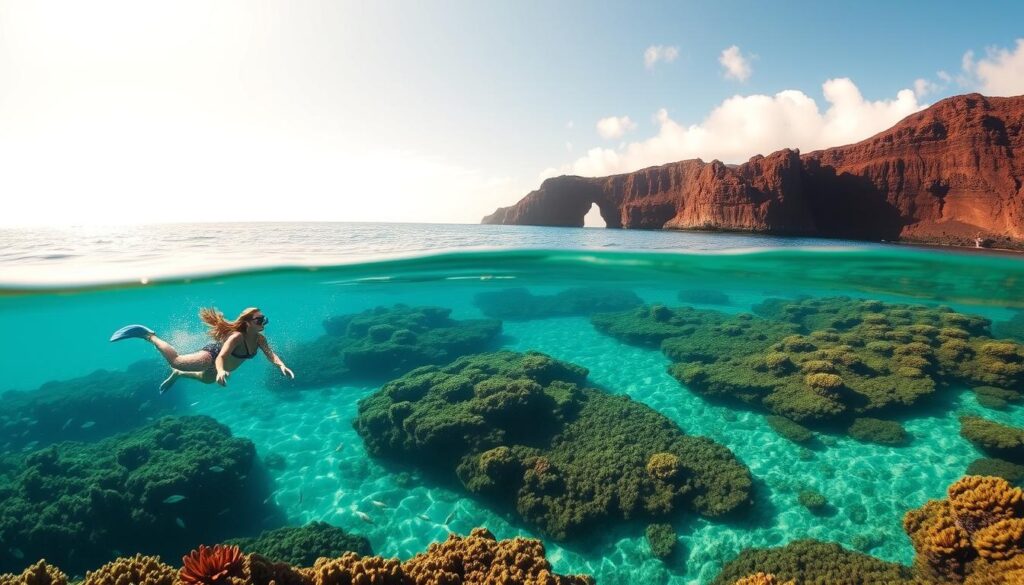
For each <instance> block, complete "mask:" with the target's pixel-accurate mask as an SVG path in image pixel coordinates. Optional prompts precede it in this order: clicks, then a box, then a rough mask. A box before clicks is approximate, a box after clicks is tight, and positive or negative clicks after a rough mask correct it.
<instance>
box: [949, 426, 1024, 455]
mask: <svg viewBox="0 0 1024 585" xmlns="http://www.w3.org/2000/svg"><path fill="white" fill-rule="evenodd" d="M960 436H962V437H963V438H965V439H967V440H968V441H970V442H971V443H973V444H974V446H975V447H977V448H978V449H980V450H981V451H983V452H985V453H987V454H989V455H992V456H994V457H998V458H1000V459H1005V460H1007V461H1011V462H1013V463H1024V429H1021V428H1017V427H1011V426H1008V425H1004V424H1000V423H997V422H994V421H990V420H988V419H986V418H982V417H980V416H962V417H960Z"/></svg>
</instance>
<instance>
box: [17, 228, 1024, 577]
mask: <svg viewBox="0 0 1024 585" xmlns="http://www.w3.org/2000/svg"><path fill="white" fill-rule="evenodd" d="M209 307H215V308H216V309H217V310H218V311H221V312H223V315H224V316H225V317H226V318H227V319H228V320H231V319H234V318H235V316H236V315H238V314H240V313H242V312H243V310H245V309H246V308H250V307H253V308H258V310H259V315H260V316H261V318H260V319H258V321H259V323H260V326H261V327H262V328H263V329H262V334H263V335H264V336H265V339H266V342H267V343H266V344H265V349H269V350H270V352H269V353H264V352H262V351H258V350H257V349H256V348H255V347H249V344H248V343H247V342H245V343H241V344H240V345H238V346H237V349H236V351H240V352H243V354H244V355H245V356H246V357H245V358H241V359H240V361H239V365H238V368H237V370H235V371H232V372H231V373H230V377H229V378H227V379H226V380H224V382H225V383H224V385H220V384H218V383H216V382H214V383H203V382H202V381H201V380H194V379H189V377H188V376H179V377H177V378H176V379H175V380H173V381H172V382H173V383H170V384H166V383H165V390H166V391H164V392H161V391H160V387H161V383H162V382H164V381H165V380H166V379H167V378H168V375H169V374H170V372H171V368H170V367H169V365H168V362H167V361H166V360H165V359H164V357H162V355H161V353H160V352H159V351H157V347H154V346H155V345H157V341H156V340H157V339H159V340H161V341H162V342H165V343H166V344H169V345H170V346H173V348H176V349H177V351H178V352H180V353H181V354H183V355H184V354H188V353H191V352H197V351H199V350H200V348H203V347H204V346H206V345H207V344H208V343H210V341H211V339H210V336H209V335H208V334H207V331H208V328H207V326H206V324H204V322H203V321H202V320H201V319H200V318H199V312H200V310H201V309H203V308H209ZM1022 311H1024V263H1022V262H1021V260H1020V259H1018V258H1016V257H1013V256H1000V255H995V254H970V253H963V252H961V253H956V252H947V251H937V250H924V249H912V248H900V247H884V246H864V247H858V248H834V249H824V248H822V249H807V248H794V249H776V248H764V249H761V250H756V251H750V250H748V251H744V252H733V253H672V252H667V251H660V252H610V251H600V250H576V251H574V250H565V249H562V250H542V249H516V250H508V249H506V250H491V251H463V252H451V253H445V254H439V255H430V256H418V257H413V258H404V259H395V260H386V261H378V262H363V263H358V262H357V263H350V264H346V265H338V266H318V267H296V268H277V269H263V270H254V271H250V272H242V273H237V274H230V275H225V274H222V275H206V276H197V277H188V278H185V277H180V278H167V279H163V280H160V281H159V282H148V283H145V284H143V283H138V282H135V283H131V284H116V283H111V284H105V285H89V286H80V287H75V286H71V285H65V286H61V287H59V288H54V287H51V288H27V287H13V286H9V287H8V288H7V289H6V290H5V291H4V293H3V294H2V296H0V328H2V330H3V331H5V332H7V333H8V334H7V335H5V336H4V337H3V338H0V356H2V357H0V360H2V361H0V372H2V374H3V378H2V380H3V381H2V382H0V384H2V386H0V391H3V390H5V392H3V394H2V396H0V398H2V404H3V408H2V410H0V476H2V478H3V481H2V482H0V542H2V547H0V573H12V574H17V573H20V572H22V571H23V570H24V569H25V568H26V567H29V566H30V565H32V564H33V563H35V562H36V561H37V560H38V559H42V558H45V559H47V561H48V562H50V563H52V564H53V565H55V566H57V567H60V568H61V570H63V571H65V572H67V574H68V575H70V576H72V577H73V578H74V577H76V576H77V577H81V576H84V575H85V574H86V572H87V571H93V570H95V569H97V568H99V567H100V566H101V565H104V563H108V562H109V561H112V560H113V559H115V558H117V557H128V556H131V555H134V554H136V553H143V554H159V555H161V557H162V558H163V559H165V560H168V561H173V560H174V559H177V558H180V557H182V555H185V554H187V553H188V552H189V551H190V550H192V549H194V548H196V547H197V546H198V545H199V544H206V545H213V544H217V543H228V542H230V543H236V544H238V545H239V546H240V547H241V549H242V551H243V552H256V551H260V552H261V554H265V555H267V556H268V557H269V558H271V560H276V561H281V562H289V563H293V564H295V565H297V566H298V565H302V566H311V565H313V561H314V560H315V559H316V558H317V556H322V555H321V554H319V553H320V552H321V551H327V550H329V547H330V546H333V547H335V549H330V550H333V551H334V552H333V553H328V552H323V553H322V554H330V555H333V556H337V555H340V554H341V551H345V550H348V551H353V552H358V553H359V554H364V555H365V554H370V552H371V551H372V553H373V554H375V555H379V556H382V557H384V558H390V557H397V558H398V559H400V560H401V561H406V560H407V559H411V558H413V557H414V555H417V554H419V553H421V552H423V551H426V550H427V549H428V547H429V546H430V545H431V543H437V542H444V541H445V540H446V539H448V537H449V534H450V533H455V534H458V535H470V533H471V531H473V530H474V529H476V528H486V529H487V530H488V531H490V534H492V535H493V537H490V540H487V539H486V538H484V540H486V542H488V543H493V540H494V539H495V538H496V539H498V541H499V542H502V540H503V539H509V538H513V537H516V536H524V537H528V538H534V539H540V540H541V541H542V542H543V545H544V548H543V549H541V550H540V553H539V554H540V555H541V556H544V555H546V559H547V561H548V562H549V563H550V569H551V571H552V572H553V573H556V574H558V575H589V576H591V577H592V578H593V579H594V580H595V581H596V582H597V583H602V584H609V585H611V584H626V583H663V584H679V585H682V584H710V583H716V584H732V583H734V582H736V581H737V579H740V578H741V577H744V576H746V575H748V574H752V573H755V572H757V571H764V572H766V573H767V572H775V573H777V574H778V576H779V577H785V575H786V574H792V573H793V572H794V571H805V572H806V574H804V575H803V576H802V577H800V580H799V581H798V582H799V583H804V582H806V583H812V582H814V583H817V582H822V583H824V582H828V583H847V582H848V583H874V582H877V583H904V582H906V583H910V582H911V581H912V579H915V578H917V579H922V578H923V579H925V581H924V582H943V581H942V579H945V578H953V577H950V576H951V575H953V576H956V578H958V579H961V581H957V582H962V579H963V578H964V577H965V576H969V575H968V573H969V572H970V571H974V572H975V573H977V574H981V572H982V571H984V570H993V571H994V570H996V569H992V567H996V566H997V565H998V563H1000V562H1011V561H1012V559H1014V558H1017V559H1018V560H1019V559H1020V558H1021V557H1019V556H1016V554H1015V552H1014V551H1015V550H1016V549H1014V548H1013V546H1014V545H1012V543H1011V544H1006V543H1003V544H1002V545H1000V544H999V543H996V544H995V545H993V546H995V547H996V549H998V550H997V551H996V552H992V551H990V550H988V549H985V548H984V547H982V546H981V545H980V544H978V542H980V541H977V540H976V541H975V542H974V544H971V543H966V544H962V545H961V546H960V548H959V549H957V548H956V547H955V546H953V547H952V548H951V549H950V550H952V551H953V552H947V553H946V555H947V556H946V557H941V555H938V556H937V555H936V554H933V553H934V550H936V549H935V546H937V545H935V544H934V542H935V537H934V535H933V534H932V532H934V531H940V532H941V530H942V529H943V528H942V527H943V526H946V527H947V528H948V526H950V525H952V526H954V529H955V527H956V526H960V527H961V528H962V529H963V530H968V528H963V524H962V523H960V521H959V520H957V521H956V522H954V523H953V524H950V522H953V521H952V520H948V519H943V518H942V517H940V515H941V514H940V512H941V511H936V510H937V509H938V508H937V507H941V506H946V504H945V500H944V498H946V497H947V496H948V497H949V498H950V499H951V501H952V500H953V498H954V496H955V495H958V494H959V495H960V496H962V494H961V492H970V490H971V489H974V492H971V493H975V492H979V493H980V492H985V493H989V492H993V491H994V492H997V493H1000V494H1002V493H1004V492H1006V493H1010V494H1011V495H1010V496H1005V497H1007V498H1011V499H1012V498H1015V497H1017V496H1019V494H1020V492H1019V491H1016V490H1012V489H1011V488H1012V486H1014V485H1017V484H1018V483H1019V482H1020V481H1021V480H1022V479H1024V405H1022V400H1024V345H1022V343H1024V312H1022ZM251 314H255V313H251ZM132 323H138V324H143V325H145V328H147V329H149V330H151V331H152V332H155V336H156V337H154V338H153V339H152V340H151V339H150V338H149V337H148V335H144V334H142V333H139V334H138V335H136V337H138V338H129V339H124V340H121V341H119V342H117V343H110V342H108V339H109V338H110V337H111V335H112V333H113V332H115V331H116V330H118V329H119V328H121V327H123V326H125V325H128V324H132ZM261 345H262V344H261ZM252 354H256V355H255V357H254V359H252V360H251V361H252V362H253V363H251V364H248V363H242V362H245V361H247V359H248V356H249V355H252ZM275 354H276V356H277V357H279V358H280V360H281V362H282V364H285V365H286V368H287V369H288V370H290V372H284V371H283V370H282V369H281V367H280V365H281V364H277V365H275V364H274V363H271V362H272V361H273V356H274V355H275ZM198 355H200V356H202V355H205V354H203V353H201V352H200V353H199V354H198ZM236 357H237V356H236ZM290 373H294V378H292V377H291V376H290V375H287V374H290ZM207 382H213V380H212V378H210V379H208V380H207ZM965 475H979V476H991V477H989V478H988V479H987V480H986V481H988V482H990V483H988V484H985V485H982V486H980V487H979V486H973V485H966V486H965V485H963V483H962V482H961V483H959V484H958V483H957V482H958V481H960V480H961V478H963V477H964V476H965ZM996 478H1003V479H1000V480H998V481H999V482H1002V483H993V482H997V480H996ZM1003 480H1005V481H1003ZM951 485H958V486H959V488H958V489H960V491H956V490H955V489H954V488H950V486H951ZM947 488H949V490H948V491H947ZM985 490H988V491H987V492H986V491H985ZM1000 490H1002V491H1000ZM954 492H955V493H954ZM1013 494H1017V495H1016V496H1015V495H1013ZM1004 495H1005V494H1004ZM992 497H995V496H992ZM1000 497H1003V496H1000ZM1018 499H1019V498H1018ZM930 500H932V501H933V503H932V504H928V506H925V505H926V503H928V502H929V501H930ZM972 501H973V500H972ZM940 503H941V505H940ZM1004 504H1005V505H1004V506H1003V508H1004V509H1005V510H1004V511H1006V510H1009V511H1006V514H1008V516H1007V518H1009V520H1003V522H1009V521H1010V520H1013V521H1014V522H1017V523H1018V524H1019V523H1024V520H1019V518H1021V517H1022V516H1021V514H1020V509H1019V506H1020V503H1019V502H1018V501H1017V500H1013V502H1011V504H1006V503H1005V502H1004ZM922 506H925V507H924V508H922ZM929 506H930V507H929ZM919 508H920V509H921V511H919V512H917V513H916V514H917V516H913V518H916V520H914V521H911V520H910V518H912V516H911V515H907V513H908V512H910V511H912V510H915V509H919ZM954 508H955V507H954ZM954 508H949V509H954ZM942 510H947V508H942ZM947 512H948V510H947ZM985 513H986V514H987V513H988V512H985ZM929 514H930V515H929ZM905 515H906V516H907V518H908V520H905ZM986 517H988V516H986ZM998 518H999V517H997V519H998ZM994 521H995V520H988V521H984V522H982V521H981V520H979V521H978V522H979V524H977V527H978V529H979V530H981V529H983V528H984V526H987V525H988V524H991V523H992V522H994ZM943 522H946V524H943ZM936 526H937V527H938V528H936ZM1014 526H1016V524H1015V525H1014ZM286 527H293V528H298V527H306V529H305V530H307V532H306V533H303V534H302V535H299V536H296V538H295V541H294V542H297V543H300V544H294V543H293V544H288V545H286V544H285V541H288V542H292V541H289V540H288V539H287V538H284V537H283V536H282V535H283V534H284V533H281V532H277V533H275V532H271V531H275V530H280V529H286ZM1003 528H1004V529H1005V527H1003ZM338 529H341V530H338ZM929 531H932V532H929ZM261 534H263V535H264V541H266V542H275V543H277V544H276V545H275V546H277V548H276V549H275V548H274V547H273V546H270V545H268V544H266V542H263V544H260V541H258V540H256V538H257V537H260V535H261ZM268 534H270V535H273V534H277V535H278V537H276V538H275V537H271V538H269V539H268V538H267V536H266V535H268ZM481 535H483V536H484V537H486V536H488V535H486V534H485V533H482V532H479V531H478V532H475V533H474V536H472V537H469V536H467V539H474V538H476V539H479V538H481ZM954 540H955V539H954ZM449 542H453V541H449ZM466 542H469V540H467V541H466ZM516 542H527V541H516ZM787 545H788V546H787ZM261 546H262V547H264V548H260V547H261ZM288 546H291V547H292V549H288V550H286V549H287V547H288ZM446 546H447V545H446ZM474 546H475V545H474ZM488 546H491V545H488ZM951 546H952V545H951ZM971 546H974V547H975V548H976V549H977V551H974V549H971V551H970V552H964V551H966V550H967V548H969V547H971ZM840 547H841V548H840ZM929 547H931V548H929ZM965 547H967V548H965ZM299 548H302V549H304V553H305V554H306V555H307V557H308V558H307V557H304V556H302V555H301V554H298V552H297V551H298V549H299ZM753 549H770V550H753ZM958 550H959V551H960V552H957V551H958ZM922 551H923V552H922ZM928 551H933V552H932V553H929V552H928ZM958 554H960V555H961V557H960V558H961V559H968V560H970V561H973V564H971V565H970V567H971V569H970V571H967V569H966V568H965V567H967V566H968V564H967V561H964V562H962V563H959V564H958V563H957V562H954V561H952V560H950V559H951V558H952V559H954V560H955V558H957V555H958ZM308 555H312V556H308ZM963 555H966V556H963ZM940 557H941V558H940ZM947 557H948V558H947ZM800 559H804V560H800ZM807 559H813V562H812V561H808V560H807ZM915 559H916V562H915ZM976 559H981V560H976ZM1008 559H1009V560H1008ZM815 563H816V564H815ZM406 565H407V563H403V564H402V570H405V571H406V574H407V575H408V574H413V573H412V572H411V571H413V569H411V568H408V567H406ZM837 566H839V567H843V569H842V571H841V573H842V574H841V575H838V576H836V575H833V577H831V578H830V579H831V580H827V581H826V580H813V577H812V573H813V571H818V570H820V571H821V573H820V574H821V575H827V574H830V573H829V571H832V572H834V571H835V567H837ZM1016 566H1019V565H1016ZM797 567H800V568H799V569H798V568H797ZM253 570H255V569H253ZM396 570H397V569H396ZM787 571H788V572H789V573H787ZM927 575H931V577H927ZM548 576H549V577H550V575H548ZM558 578H559V579H563V577H558ZM788 578H793V577H788ZM824 578H825V577H821V579H824ZM564 579H570V578H569V577H565V578H564ZM581 579H582V578H581ZM844 579H846V580H844ZM929 579H931V580H929ZM285 580H286V579H284V578H283V577H281V578H280V580H278V583H282V582H283V581H285ZM353 582H358V581H353ZM367 582H369V581H367ZM374 582H378V581H374ZM379 582H385V581H379ZM399 582H400V581H399ZM424 582H427V581H424ZM442 582H443V581H442ZM495 582H497V581H495ZM537 582H548V581H537ZM550 582H555V581H550ZM559 582H566V583H568V582H571V581H568V580H566V581H559ZM752 582H756V581H752ZM764 582H774V581H764ZM779 582H780V583H781V581H779ZM977 582H979V583H980V582H983V581H977ZM998 582H1003V581H998ZM1005 582H1007V583H1009V582H1011V581H1005Z"/></svg>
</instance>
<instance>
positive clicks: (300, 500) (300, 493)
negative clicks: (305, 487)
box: [299, 490, 302, 504]
mask: <svg viewBox="0 0 1024 585" xmlns="http://www.w3.org/2000/svg"><path fill="white" fill-rule="evenodd" d="M299 503H300V504H301V503H302V490H299Z"/></svg>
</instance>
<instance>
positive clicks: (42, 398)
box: [0, 360, 180, 450]
mask: <svg viewBox="0 0 1024 585" xmlns="http://www.w3.org/2000/svg"><path fill="white" fill-rule="evenodd" d="M165 374H166V371H165V369H164V368H163V367H161V365H160V364H159V363H157V362H156V361H155V360H146V361H140V362H136V363H134V364H132V365H130V366H128V368H127V369H126V370H125V371H107V370H97V371H95V372H93V373H91V374H88V375H86V376H81V377H79V378H73V379H70V380H61V381H54V382H47V383H45V384H43V385H42V386H40V387H38V388H35V389H33V390H29V391H26V392H19V391H14V390H11V391H8V392H4V393H3V394H0V402H2V403H3V405H4V406H3V408H2V409H0V445H3V446H4V449H5V450H15V449H19V448H22V447H29V448H35V447H45V446H46V445H49V444H51V443H56V442H59V441H95V440H98V439H101V438H104V437H109V436H111V435H116V434H117V433H121V432H124V431H127V430H130V429H133V428H136V427H139V426H142V424H144V423H145V420H146V417H150V416H158V415H160V414H162V413H166V412H168V411H170V410H171V409H172V408H174V407H175V406H177V405H178V404H179V403H178V402H177V401H178V400H179V399H180V396H179V395H178V394H175V393H173V392H172V393H171V394H169V395H167V396H164V397H161V399H160V400H156V397H157V387H158V386H159V385H160V381H161V380H162V379H163V375H165Z"/></svg>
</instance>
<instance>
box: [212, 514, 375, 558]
mask: <svg viewBox="0 0 1024 585" xmlns="http://www.w3.org/2000/svg"><path fill="white" fill-rule="evenodd" d="M225 544H234V545H238V547H239V548H241V549H242V552H245V553H256V554H258V555H260V556H262V557H266V558H267V559H269V560H271V561H273V562H277V563H288V564H289V565H295V566H302V567H309V566H312V565H313V563H314V561H316V560H317V559H318V558H320V557H340V556H341V555H342V554H343V553H346V552H354V553H356V554H358V555H361V556H368V555H371V554H373V551H372V550H371V548H370V541H369V540H367V539H366V538H364V537H362V536H356V535H353V534H349V533H347V532H345V531H344V530H342V529H341V528H338V527H337V526H331V525H330V524H327V523H326V522H311V523H309V524H307V525H305V526H303V527H301V528H300V527H284V528H278V529H275V530H269V531H267V532H264V533H263V534H261V535H260V536H259V537H257V538H236V539H232V540H228V541H226V542H225Z"/></svg>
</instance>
